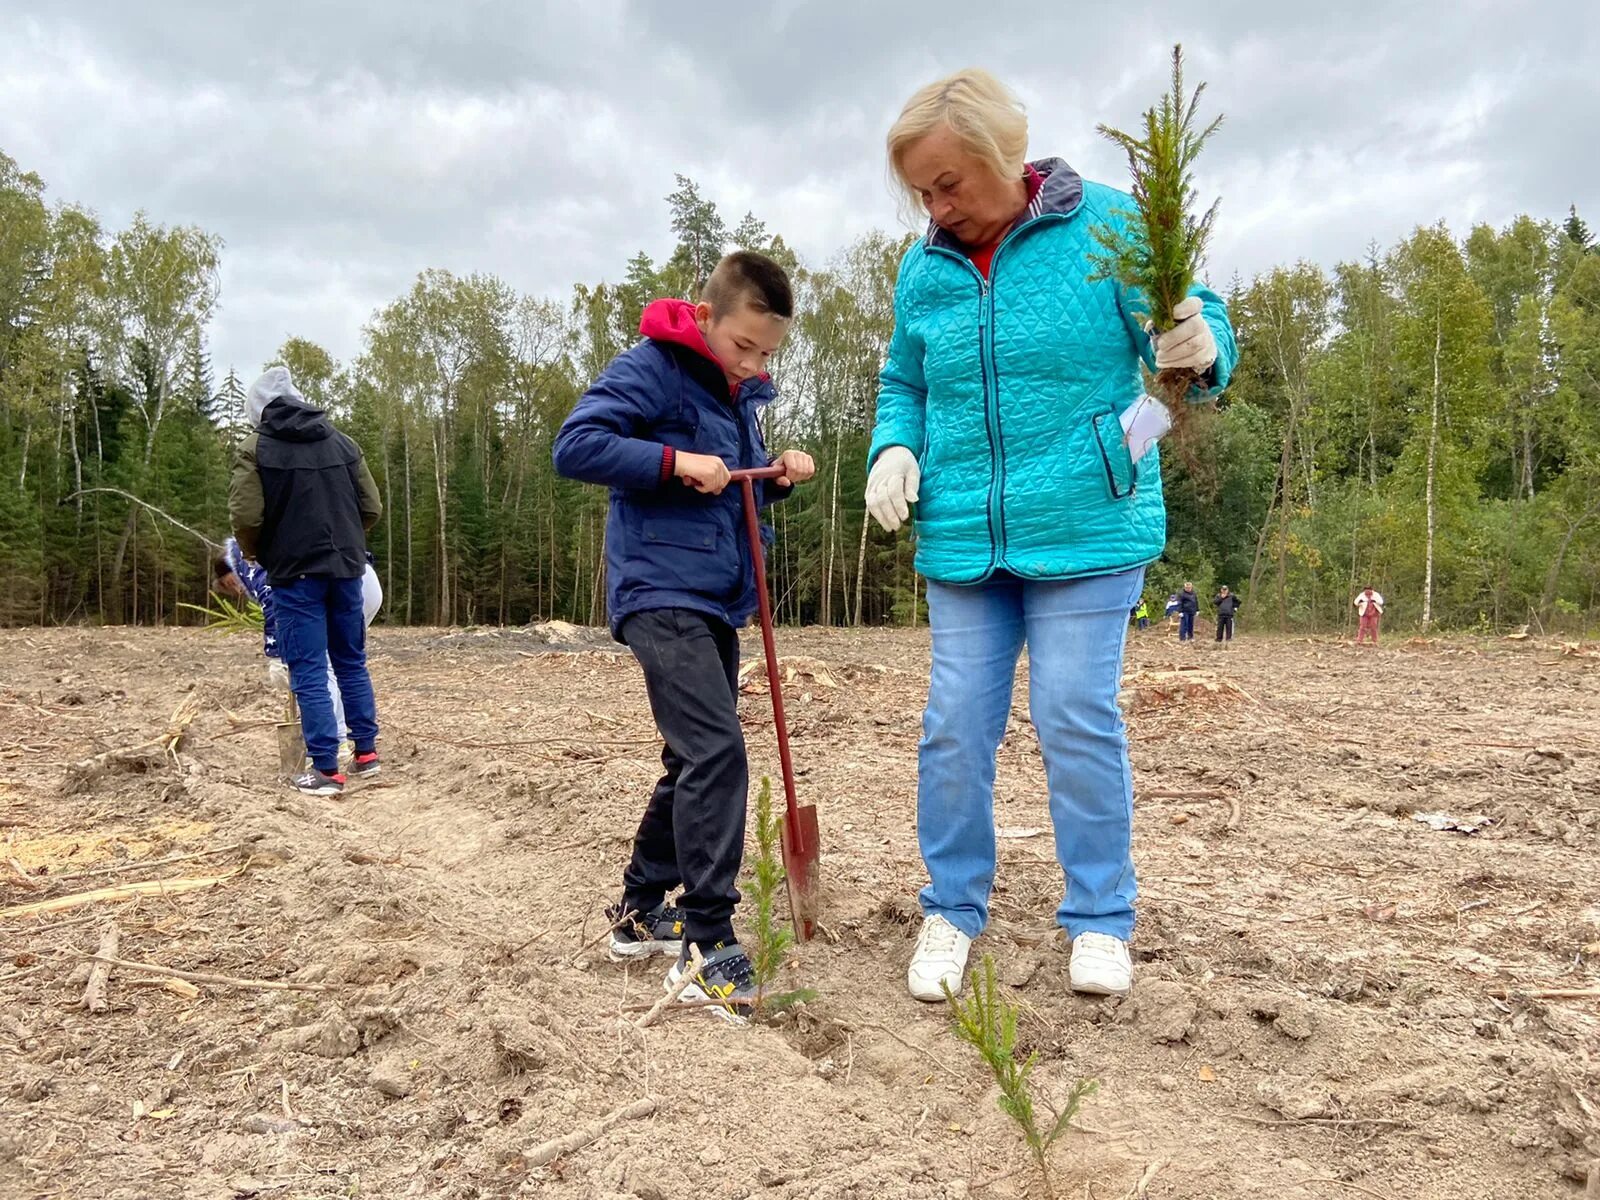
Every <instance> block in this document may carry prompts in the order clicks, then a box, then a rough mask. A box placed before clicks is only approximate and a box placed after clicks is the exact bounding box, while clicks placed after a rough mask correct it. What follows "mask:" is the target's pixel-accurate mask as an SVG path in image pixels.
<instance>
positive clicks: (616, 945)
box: [606, 901, 683, 962]
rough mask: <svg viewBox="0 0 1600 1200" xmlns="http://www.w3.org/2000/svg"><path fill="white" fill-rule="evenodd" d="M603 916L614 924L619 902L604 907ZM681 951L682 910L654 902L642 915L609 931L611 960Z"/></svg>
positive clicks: (616, 919)
mask: <svg viewBox="0 0 1600 1200" xmlns="http://www.w3.org/2000/svg"><path fill="white" fill-rule="evenodd" d="M606 917H607V918H608V919H609V920H610V921H611V922H612V924H616V923H617V922H618V921H619V920H621V917H622V907H621V905H617V906H614V907H612V908H608V909H606ZM682 953H683V909H681V908H678V907H676V906H674V905H671V904H667V903H666V902H665V901H663V902H662V903H660V904H658V905H656V906H655V907H654V908H652V909H651V910H650V911H649V912H647V913H645V914H644V915H643V916H639V915H637V914H635V915H634V916H633V918H632V919H631V920H628V921H623V922H622V923H621V924H620V925H617V928H615V929H613V930H612V931H611V961H612V962H626V961H628V960H629V959H634V958H649V957H651V956H652V955H655V954H671V955H679V954H682Z"/></svg>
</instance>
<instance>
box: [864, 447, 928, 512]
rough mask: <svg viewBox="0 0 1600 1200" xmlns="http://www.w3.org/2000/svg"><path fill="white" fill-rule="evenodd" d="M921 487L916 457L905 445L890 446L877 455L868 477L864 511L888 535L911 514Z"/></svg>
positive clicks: (920, 471) (920, 470) (920, 476)
mask: <svg viewBox="0 0 1600 1200" xmlns="http://www.w3.org/2000/svg"><path fill="white" fill-rule="evenodd" d="M921 484H922V469H921V468H920V467H918V466H917V456H916V455H915V454H913V453H911V451H909V450H907V449H906V448H905V447H904V446H890V447H889V448H888V449H886V450H885V451H884V452H883V453H882V454H880V455H878V461H877V462H875V463H873V464H872V473H871V474H869V475H868V476H867V511H869V512H870V513H871V514H872V515H873V516H874V517H875V518H877V521H878V524H879V525H882V526H883V527H884V528H885V529H887V530H888V531H889V532H890V533H893V532H894V531H895V530H896V529H899V528H900V526H901V525H903V524H904V523H905V521H906V518H907V517H909V516H910V515H911V506H912V505H913V504H915V503H916V502H917V488H918V487H920V486H921Z"/></svg>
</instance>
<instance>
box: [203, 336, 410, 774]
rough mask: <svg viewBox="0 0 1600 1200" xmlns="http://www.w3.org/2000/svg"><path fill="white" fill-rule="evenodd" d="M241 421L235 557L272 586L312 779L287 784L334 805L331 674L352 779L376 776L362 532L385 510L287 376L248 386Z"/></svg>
mask: <svg viewBox="0 0 1600 1200" xmlns="http://www.w3.org/2000/svg"><path fill="white" fill-rule="evenodd" d="M245 412H246V415H247V416H248V417H249V420H250V424H251V426H252V428H253V432H252V433H251V434H250V435H249V436H248V437H246V438H245V439H244V441H243V442H241V443H240V444H239V453H238V458H237V460H236V462H235V464H234V468H233V480H232V485H231V488H230V491H229V500H228V509H229V514H230V516H231V518H232V521H233V536H234V538H235V539H236V540H237V541H238V544H239V549H240V551H241V552H242V553H243V555H244V556H245V557H246V558H248V559H252V560H254V561H256V562H259V563H260V564H261V565H262V567H264V568H265V569H266V573H267V580H268V582H269V583H271V585H272V600H273V610H274V612H273V616H274V621H275V624H276V625H277V638H278V645H279V648H280V649H281V650H282V653H283V661H284V663H285V664H286V665H287V666H288V669H289V685H290V687H292V688H293V689H294V695H295V699H296V700H298V701H299V702H300V727H301V730H302V731H303V733H304V734H305V741H306V752H307V754H309V755H310V757H311V769H310V770H309V771H306V772H304V773H302V774H300V775H297V776H295V777H294V779H293V780H291V781H290V782H291V783H292V785H293V786H294V787H295V788H296V790H298V791H300V792H303V793H305V794H306V795H308V796H331V795H337V794H338V793H340V792H342V791H343V790H344V786H345V782H346V777H345V775H344V773H343V772H341V771H340V769H339V743H340V742H341V740H342V738H341V737H340V733H339V721H338V719H337V718H336V716H335V712H334V707H333V692H332V690H331V689H330V688H329V686H328V673H327V672H328V666H329V664H331V665H332V667H333V674H334V676H335V678H336V679H337V680H338V684H339V693H340V695H341V696H342V698H343V703H344V710H345V716H346V719H347V720H348V722H349V733H350V736H351V738H352V739H353V740H354V741H355V759H354V761H353V762H352V763H351V767H350V774H351V775H353V776H356V777H359V778H369V777H371V776H374V775H376V774H377V773H378V748H377V742H378V713H377V705H376V702H375V701H374V699H373V694H372V679H371V678H370V677H369V676H368V674H367V653H366V646H367V625H366V620H365V619H364V617H363V603H362V580H363V577H364V576H365V575H366V572H367V570H368V563H367V538H366V535H367V531H368V530H370V529H371V528H372V527H373V526H374V525H375V524H377V522H378V517H379V516H380V515H381V514H382V512H383V505H382V504H381V503H380V501H379V498H378V486H377V484H376V483H375V482H374V481H373V478H372V472H371V471H370V470H368V469H367V464H366V460H365V459H364V458H362V456H361V449H360V447H358V446H357V445H356V444H355V442H353V441H351V440H350V439H349V438H348V437H346V436H345V435H344V434H342V433H340V432H339V431H338V430H336V429H334V427H333V425H332V424H331V423H330V422H329V420H328V417H327V414H326V413H324V412H323V411H322V410H321V409H318V408H313V407H312V406H311V405H309V404H307V403H306V401H305V398H304V397H303V396H301V395H300V393H299V392H298V391H296V390H295V387H294V383H293V381H292V380H291V379H290V378H289V371H288V369H287V368H285V367H273V368H272V369H271V370H269V371H267V372H266V373H265V374H264V375H262V376H261V378H260V379H257V380H256V381H255V382H254V383H253V384H251V385H250V391H249V393H248V394H247V395H246V397H245Z"/></svg>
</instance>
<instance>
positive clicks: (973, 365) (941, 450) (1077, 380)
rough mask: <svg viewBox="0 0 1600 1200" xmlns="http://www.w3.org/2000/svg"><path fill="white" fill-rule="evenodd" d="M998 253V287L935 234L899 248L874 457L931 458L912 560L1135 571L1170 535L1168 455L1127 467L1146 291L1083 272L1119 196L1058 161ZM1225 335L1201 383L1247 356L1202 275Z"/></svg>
mask: <svg viewBox="0 0 1600 1200" xmlns="http://www.w3.org/2000/svg"><path fill="white" fill-rule="evenodd" d="M1033 165H1034V168H1035V169H1036V170H1037V171H1038V172H1039V173H1040V175H1042V176H1044V185H1043V187H1041V188H1040V190H1039V192H1038V195H1037V196H1035V198H1034V200H1033V203H1032V204H1031V205H1030V206H1029V210H1028V212H1027V213H1026V214H1025V215H1024V216H1023V218H1022V220H1021V221H1020V222H1019V223H1018V224H1017V226H1016V227H1015V228H1013V230H1012V231H1011V233H1010V234H1008V235H1007V236H1006V239H1005V240H1004V241H1003V242H1002V243H1001V244H1000V247H999V248H998V249H997V250H996V251H995V253H994V259H993V261H992V262H991V264H990V270H989V281H988V282H987V283H985V281H984V280H983V278H982V276H981V275H979V273H978V271H977V268H975V267H974V266H973V265H972V263H971V262H970V261H969V260H968V258H967V256H966V255H965V254H963V253H962V251H961V248H960V246H959V244H958V243H956V242H955V241H954V240H953V239H951V238H950V236H949V235H948V234H946V233H944V232H943V231H942V230H939V229H937V228H933V229H930V231H929V233H928V235H927V236H926V237H925V238H923V239H922V240H921V241H919V242H918V243H917V244H916V245H914V246H912V247H911V249H910V250H909V251H908V252H907V253H906V256H905V258H904V260H903V261H902V262H901V265H900V279H899V283H898V285H897V286H896V289H895V329H894V336H893V339H892V340H891V342H890V345H889V357H888V361H887V362H886V363H885V364H884V367H883V371H882V373H881V375H880V377H879V392H878V418H877V425H876V427H875V428H874V430H873V436H872V449H871V451H870V458H869V461H871V460H876V458H877V456H878V455H879V454H880V453H882V452H883V450H884V448H885V447H887V446H905V447H907V448H909V449H910V450H911V451H912V452H913V453H915V454H916V456H917V461H918V463H919V464H920V466H921V468H922V487H921V493H920V501H919V503H918V504H917V506H916V514H915V520H916V537H917V560H916V561H917V569H918V570H919V571H921V572H922V574H923V575H925V576H927V577H928V578H929V579H935V580H939V581H941V582H944V583H975V582H977V581H979V580H983V579H987V578H988V577H989V576H990V575H992V574H994V573H995V572H996V571H1000V570H1005V571H1010V572H1011V573H1013V574H1015V575H1019V576H1022V577H1024V578H1027V579H1069V578H1072V577H1074V576H1081V575H1100V574H1106V573H1110V572H1113V571H1121V570H1127V569H1130V568H1133V567H1137V566H1141V565H1143V564H1145V563H1148V562H1151V561H1153V560H1154V559H1156V558H1158V557H1159V556H1160V554H1161V551H1162V547H1163V546H1164V545H1165V544H1166V536H1167V517H1166V506H1165V504H1164V502H1163V500H1162V496H1161V463H1160V458H1159V454H1158V451H1157V450H1156V449H1154V448H1152V449H1151V450H1150V451H1149V452H1148V453H1146V454H1145V455H1144V457H1142V458H1141V459H1140V460H1139V461H1138V462H1133V461H1132V460H1131V459H1130V457H1129V454H1128V449H1127V446H1126V445H1125V444H1124V442H1123V438H1122V428H1121V426H1120V424H1119V423H1118V417H1119V415H1120V414H1121V413H1122V411H1123V410H1124V409H1126V408H1127V407H1128V406H1129V405H1131V404H1132V403H1133V402H1134V401H1135V400H1136V399H1138V397H1139V396H1140V395H1141V394H1142V393H1143V386H1142V384H1141V377H1140V370H1139V363H1140V359H1141V358H1143V360H1144V361H1145V363H1146V364H1149V365H1153V361H1154V360H1153V357H1152V350H1151V346H1150V339H1149V337H1148V336H1146V334H1145V332H1144V329H1143V315H1142V309H1141V306H1140V304H1139V301H1138V298H1137V297H1136V296H1133V295H1131V294H1130V293H1129V292H1128V291H1127V290H1126V289H1124V288H1123V287H1122V286H1121V285H1120V284H1117V283H1114V282H1112V281H1110V280H1101V281H1099V282H1090V280H1089V276H1090V275H1091V274H1093V273H1094V268H1093V266H1092V265H1091V263H1090V261H1089V256H1090V254H1091V253H1093V252H1094V251H1095V250H1096V249H1097V246H1096V243H1095V241H1094V238H1093V236H1092V233H1091V231H1092V230H1093V229H1094V228H1095V226H1097V225H1100V224H1114V225H1122V224H1124V223H1125V222H1126V220H1127V215H1126V214H1128V213H1129V212H1131V211H1132V208H1133V200H1132V198H1131V197H1129V196H1128V195H1127V194H1125V193H1123V192H1119V191H1117V190H1115V189H1114V188H1109V187H1105V186H1103V185H1101V184H1098V183H1090V182H1087V181H1085V180H1084V179H1082V178H1081V177H1080V176H1079V175H1078V173H1077V172H1076V171H1074V170H1073V169H1072V168H1071V167H1069V166H1067V164H1066V163H1064V162H1062V161H1061V160H1060V159H1046V160H1044V161H1042V162H1038V163H1035V164H1033ZM1193 294H1194V295H1196V296H1199V297H1200V298H1201V299H1202V300H1203V301H1204V304H1205V310H1204V311H1205V317H1206V320H1207V321H1208V322H1210V324H1211V328H1212V331H1213V332H1214V333H1215V334H1216V339H1217V351H1218V353H1217V361H1216V364H1215V366H1213V367H1212V369H1211V372H1210V374H1209V377H1208V379H1207V381H1206V382H1207V385H1208V388H1209V391H1210V392H1217V391H1221V390H1222V388H1224V387H1226V386H1227V382H1228V376H1229V374H1230V373H1231V372H1232V370H1233V365H1234V362H1235V360H1236V358H1237V356H1238V351H1237V348H1236V346H1235V343H1234V338H1233V329H1232V327H1231V326H1230V325H1229V323H1228V311H1227V307H1226V305H1224V304H1223V302H1222V300H1221V298H1220V297H1218V296H1217V295H1216V293H1214V292H1212V291H1211V290H1210V289H1208V288H1204V287H1200V286H1196V287H1195V289H1194V293H1193Z"/></svg>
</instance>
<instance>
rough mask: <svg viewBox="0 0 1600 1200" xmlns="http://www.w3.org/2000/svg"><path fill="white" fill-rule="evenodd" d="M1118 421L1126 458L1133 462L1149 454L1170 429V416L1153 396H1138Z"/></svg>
mask: <svg viewBox="0 0 1600 1200" xmlns="http://www.w3.org/2000/svg"><path fill="white" fill-rule="evenodd" d="M1120 419H1121V422H1122V440H1123V441H1124V442H1126V443H1127V445H1128V457H1129V458H1131V459H1133V461H1134V462H1138V461H1139V460H1140V459H1141V458H1143V457H1144V456H1145V455H1146V454H1147V453H1149V450H1150V447H1151V446H1154V445H1155V444H1156V443H1157V442H1159V441H1160V440H1161V439H1162V437H1163V436H1164V435H1165V434H1166V432H1167V430H1169V429H1171V428H1172V414H1171V413H1170V412H1168V411H1167V406H1166V405H1165V404H1163V403H1161V401H1159V400H1157V399H1156V398H1155V397H1154V396H1140V397H1139V398H1138V399H1137V400H1135V401H1134V402H1133V403H1132V404H1130V405H1129V406H1128V407H1127V408H1126V409H1125V410H1124V411H1123V414H1122V417H1121V418H1120Z"/></svg>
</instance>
